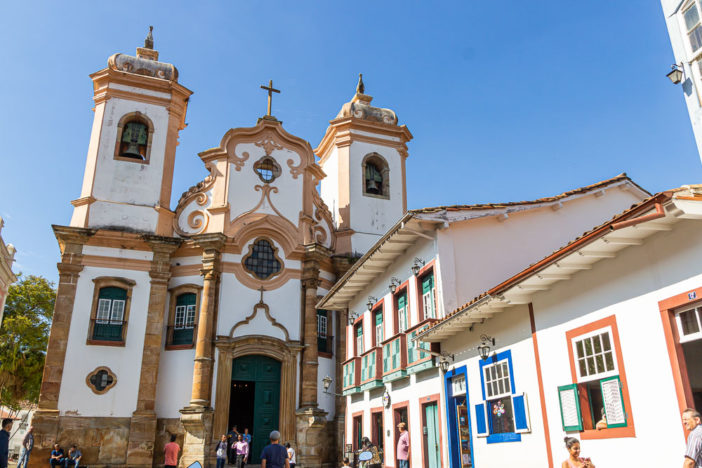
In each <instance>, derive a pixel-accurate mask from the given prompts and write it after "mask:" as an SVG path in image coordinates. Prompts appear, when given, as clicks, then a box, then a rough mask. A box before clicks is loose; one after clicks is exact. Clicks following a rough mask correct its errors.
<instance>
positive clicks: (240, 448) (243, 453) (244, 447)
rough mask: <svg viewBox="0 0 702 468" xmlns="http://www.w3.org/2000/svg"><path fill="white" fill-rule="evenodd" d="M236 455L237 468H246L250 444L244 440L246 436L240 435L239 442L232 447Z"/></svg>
mask: <svg viewBox="0 0 702 468" xmlns="http://www.w3.org/2000/svg"><path fill="white" fill-rule="evenodd" d="M232 449H233V450H234V454H235V455H236V468H244V464H245V463H246V460H247V459H248V458H249V443H248V442H246V441H245V440H244V436H243V435H242V434H239V436H238V437H237V441H236V442H234V445H232Z"/></svg>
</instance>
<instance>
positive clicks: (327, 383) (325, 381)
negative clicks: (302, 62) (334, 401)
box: [322, 375, 343, 396]
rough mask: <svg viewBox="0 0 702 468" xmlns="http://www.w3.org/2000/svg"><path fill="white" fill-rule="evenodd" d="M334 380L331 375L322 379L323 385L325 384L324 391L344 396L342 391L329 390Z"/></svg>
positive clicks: (328, 393)
mask: <svg viewBox="0 0 702 468" xmlns="http://www.w3.org/2000/svg"><path fill="white" fill-rule="evenodd" d="M332 382H333V380H332V378H331V377H329V376H328V375H327V376H325V377H324V378H323V379H322V385H323V386H324V393H326V394H327V395H333V396H343V394H341V393H334V392H330V391H329V387H331V384H332Z"/></svg>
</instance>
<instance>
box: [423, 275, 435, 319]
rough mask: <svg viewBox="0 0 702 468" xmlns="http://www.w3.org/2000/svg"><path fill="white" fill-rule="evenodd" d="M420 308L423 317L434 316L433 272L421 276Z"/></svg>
mask: <svg viewBox="0 0 702 468" xmlns="http://www.w3.org/2000/svg"><path fill="white" fill-rule="evenodd" d="M422 308H423V313H424V318H425V319H428V318H436V291H435V288H434V273H430V274H428V275H427V276H425V277H424V278H422Z"/></svg>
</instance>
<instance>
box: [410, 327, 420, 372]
mask: <svg viewBox="0 0 702 468" xmlns="http://www.w3.org/2000/svg"><path fill="white" fill-rule="evenodd" d="M416 336H417V332H416V331H413V332H412V333H410V335H409V336H408V337H407V365H408V366H409V365H410V364H412V363H413V362H414V361H416V360H417V359H419V357H418V356H417V354H418V353H417V343H416V342H415V341H414V337H416Z"/></svg>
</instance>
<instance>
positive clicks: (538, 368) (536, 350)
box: [529, 302, 553, 468]
mask: <svg viewBox="0 0 702 468" xmlns="http://www.w3.org/2000/svg"><path fill="white" fill-rule="evenodd" d="M529 321H530V322H531V341H532V343H533V344H534V361H535V363H536V380H537V381H538V383H539V401H540V402H541V419H542V420H543V422H544V439H545V442H546V458H548V466H549V468H553V453H551V430H550V429H549V427H548V415H547V413H546V396H545V395H544V379H543V377H542V374H541V358H540V357H539V342H538V339H537V336H536V321H535V319H534V305H533V304H532V303H531V302H530V303H529Z"/></svg>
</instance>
